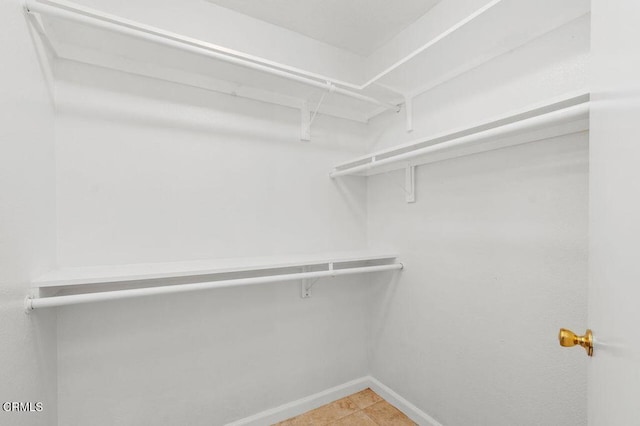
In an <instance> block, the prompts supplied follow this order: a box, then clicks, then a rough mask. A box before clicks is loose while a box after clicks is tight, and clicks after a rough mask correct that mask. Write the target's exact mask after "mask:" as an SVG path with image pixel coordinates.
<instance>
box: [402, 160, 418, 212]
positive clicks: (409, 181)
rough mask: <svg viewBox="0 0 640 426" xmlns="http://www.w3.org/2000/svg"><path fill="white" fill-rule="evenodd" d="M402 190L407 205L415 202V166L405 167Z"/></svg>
mask: <svg viewBox="0 0 640 426" xmlns="http://www.w3.org/2000/svg"><path fill="white" fill-rule="evenodd" d="M404 190H405V197H406V200H407V203H415V202H416V166H412V165H410V164H408V165H407V167H406V169H405V173H404Z"/></svg>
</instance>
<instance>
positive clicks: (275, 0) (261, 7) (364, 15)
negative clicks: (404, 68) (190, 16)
mask: <svg viewBox="0 0 640 426" xmlns="http://www.w3.org/2000/svg"><path fill="white" fill-rule="evenodd" d="M208 1H210V2H212V3H215V4H217V5H219V6H222V7H225V8H227V9H231V10H235V11H237V12H240V13H242V14H245V15H248V16H251V17H253V18H256V19H260V20H262V21H266V22H269V23H271V24H275V25H278V26H280V27H283V28H287V29H289V30H292V31H295V32H297V33H300V34H304V35H306V36H308V37H311V38H314V39H316V40H320V41H322V42H325V43H328V44H331V45H333V46H336V47H340V48H342V49H346V50H349V51H351V52H354V53H357V54H359V55H362V56H368V55H369V54H371V53H372V52H373V51H375V50H376V49H377V48H378V47H380V46H381V45H383V44H384V43H386V42H387V41H389V40H390V39H392V38H393V37H394V36H395V35H396V34H398V33H399V32H401V31H402V30H403V29H404V28H406V27H407V26H408V25H410V24H411V23H413V22H414V21H416V20H417V19H418V18H420V17H421V16H422V15H424V14H425V13H426V12H427V11H428V10H429V9H431V8H432V7H433V6H434V5H435V4H436V3H438V2H439V1H440V0H399V1H393V0H208Z"/></svg>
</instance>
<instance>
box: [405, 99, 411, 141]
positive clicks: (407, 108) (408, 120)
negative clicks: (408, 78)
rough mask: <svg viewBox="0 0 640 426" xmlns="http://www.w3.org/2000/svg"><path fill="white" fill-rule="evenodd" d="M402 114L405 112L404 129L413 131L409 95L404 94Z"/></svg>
mask: <svg viewBox="0 0 640 426" xmlns="http://www.w3.org/2000/svg"><path fill="white" fill-rule="evenodd" d="M404 114H405V120H406V122H405V129H406V131H407V133H411V132H413V98H412V97H410V96H407V95H405V96H404Z"/></svg>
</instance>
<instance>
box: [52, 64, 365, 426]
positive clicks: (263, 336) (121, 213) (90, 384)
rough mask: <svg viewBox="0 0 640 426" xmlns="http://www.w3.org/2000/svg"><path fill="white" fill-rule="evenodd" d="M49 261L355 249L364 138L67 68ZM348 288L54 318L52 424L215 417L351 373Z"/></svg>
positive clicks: (352, 320)
mask: <svg viewBox="0 0 640 426" xmlns="http://www.w3.org/2000/svg"><path fill="white" fill-rule="evenodd" d="M57 84H58V86H57V90H58V101H59V111H58V112H59V113H58V116H57V141H56V155H57V195H58V200H57V201H58V204H57V211H58V236H59V238H58V259H59V263H60V264H61V265H67V266H68V265H91V264H109V263H136V262H154V261H175V260H184V259H199V258H217V257H244V256H249V257H250V256H267V255H276V254H301V253H316V252H324V251H336V250H352V249H361V248H364V247H366V215H365V212H364V209H363V207H364V205H365V197H366V189H365V183H364V182H355V183H353V184H352V185H348V187H347V188H345V187H343V186H341V185H340V184H338V183H336V182H333V181H332V180H331V179H329V177H328V172H329V169H330V166H331V165H332V164H334V163H337V162H340V161H343V160H346V159H348V158H351V157H352V156H354V155H357V154H361V153H362V152H363V151H364V149H365V144H364V143H365V137H364V135H365V131H366V127H365V126H364V125H362V124H357V123H352V122H346V121H341V120H337V119H331V118H329V117H326V116H318V117H317V118H316V120H315V122H314V124H313V128H312V135H313V136H312V137H313V140H312V142H310V143H309V142H300V140H299V134H300V123H299V111H297V110H293V109H287V108H282V107H275V106H273V105H267V104H260V103H256V102H253V101H248V100H244V99H241V98H234V97H231V96H225V95H220V94H217V93H213V92H206V91H204V90H200V89H193V88H188V87H184V86H178V85H174V84H171V83H166V82H160V81H156V80H152V79H145V78H141V77H135V76H131V75H125V74H120V73H117V72H113V71H108V70H104V69H98V68H93V67H89V66H83V65H79V64H73V63H68V62H63V63H60V66H59V67H58V68H57ZM365 290H366V281H365V280H364V278H358V279H353V278H344V279H337V280H333V281H332V280H323V281H321V282H319V283H318V284H316V285H315V286H314V295H313V297H312V298H311V299H305V300H303V299H301V298H300V297H299V294H300V290H299V283H283V284H276V285H268V286H259V287H251V288H244V289H242V288H241V289H228V290H221V291H213V292H209V293H199V294H189V295H180V296H172V297H157V298H148V299H144V300H137V301H133V300H132V301H124V302H117V303H104V304H94V305H87V306H83V307H70V308H66V309H61V310H60V311H59V314H58V336H59V340H58V347H59V355H58V358H59V401H60V424H64V425H69V426H71V425H87V424H91V425H96V426H98V425H111V424H122V425H137V424H141V423H149V424H154V425H175V424H190V425H211V424H224V423H226V422H227V421H231V420H233V419H237V418H242V417H245V416H248V415H250V414H254V413H256V412H259V411H261V410H264V409H268V408H272V407H274V406H277V405H280V404H283V403H286V402H290V401H292V400H295V399H298V398H301V397H304V396H307V395H309V394H312V393H315V392H319V391H321V390H324V389H326V388H329V387H332V386H335V385H338V384H342V383H344V382H346V381H349V380H352V379H355V378H358V377H361V376H363V375H365V374H366V373H367V372H368V370H367V364H366V332H367V315H368V308H367V298H366V297H363V293H364V292H365Z"/></svg>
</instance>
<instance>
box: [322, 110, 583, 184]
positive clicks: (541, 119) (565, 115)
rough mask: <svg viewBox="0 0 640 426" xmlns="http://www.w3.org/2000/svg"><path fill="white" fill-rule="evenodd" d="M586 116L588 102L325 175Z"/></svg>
mask: <svg viewBox="0 0 640 426" xmlns="http://www.w3.org/2000/svg"><path fill="white" fill-rule="evenodd" d="M588 114H589V103H588V102H585V103H582V104H578V105H573V106H570V107H567V108H563V109H560V110H556V111H552V112H549V113H546V114H542V115H538V116H535V117H531V118H527V119H524V120H520V121H516V122H513V123H509V124H505V125H503V126H498V127H494V128H492V129H487V130H483V131H480V132H477V133H472V134H470V135H466V136H461V137H458V138H454V139H452V140H449V141H446V142H440V143H437V144H434V145H429V146H427V147H424V148H419V149H416V150H414V151H409V152H404V153H402V154H398V155H392V156H390V157H386V158H381V159H379V160H378V159H377V158H376V155H375V154H372V155H371V157H370V158H369V160H370V161H369V162H368V163H365V164H361V165H357V166H353V167H346V168H344V169H342V168H341V169H336V170H334V171H332V172H331V173H329V176H330V177H332V178H336V177H339V176H345V175H351V174H354V173H358V172H362V171H366V170H371V169H374V168H377V167H380V166H384V165H386V164H391V163H397V162H400V161H406V160H410V159H412V158H415V157H419V156H422V155H426V154H432V153H436V152H438V151H443V150H447V149H453V148H459V147H462V146H466V145H470V144H472V143H474V142H478V141H480V140H486V139H495V138H498V137H505V136H508V135H510V134H513V133H518V132H522V131H527V130H533V129H535V128H539V127H543V126H550V125H553V124H556V123H562V122H569V121H575V120H579V119H581V118H585V116H586V115H588ZM428 141H429V139H425V140H424V141H422V142H416V144H419V143H424V142H428Z"/></svg>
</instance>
